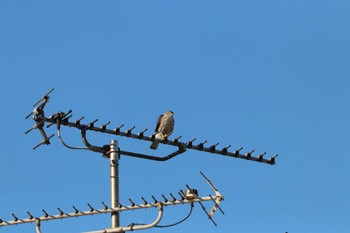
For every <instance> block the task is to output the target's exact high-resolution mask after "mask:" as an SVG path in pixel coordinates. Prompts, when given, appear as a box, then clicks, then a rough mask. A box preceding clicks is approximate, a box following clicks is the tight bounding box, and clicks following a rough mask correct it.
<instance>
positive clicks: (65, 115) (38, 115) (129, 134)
mask: <svg viewBox="0 0 350 233" xmlns="http://www.w3.org/2000/svg"><path fill="white" fill-rule="evenodd" d="M51 91H52V90H51ZM51 91H49V92H48V93H47V94H46V95H44V97H42V98H41V100H42V104H41V105H40V106H39V107H38V108H36V109H34V111H33V112H32V113H31V114H29V115H28V116H27V117H26V118H28V117H29V116H30V115H32V114H34V117H33V119H34V121H35V124H34V126H33V127H32V128H31V129H29V130H28V131H27V132H26V133H28V132H30V131H32V130H33V129H37V128H38V129H39V130H40V132H42V133H41V134H42V136H43V140H42V141H41V142H40V143H39V144H38V145H37V146H35V147H34V148H33V149H36V148H37V147H39V146H41V145H43V144H47V145H48V144H50V141H49V140H50V138H52V137H53V135H51V136H50V137H47V136H46V133H45V131H44V124H45V123H48V124H47V126H46V127H47V128H49V127H51V126H52V125H55V124H56V125H57V131H58V132H57V133H58V136H59V139H60V140H61V142H62V143H63V145H64V146H66V147H68V148H70V149H86V150H91V151H94V152H99V153H102V154H103V155H104V156H105V157H108V154H107V152H108V151H109V146H108V145H105V146H103V147H98V146H94V145H91V144H90V143H89V141H88V140H87V138H86V132H87V131H94V132H99V133H103V134H110V135H115V136H121V137H126V138H132V139H138V140H145V141H150V142H154V141H157V142H159V143H162V144H166V145H169V146H174V147H177V149H176V151H174V152H173V153H171V154H169V155H167V156H164V157H158V156H153V155H146V154H143V153H136V152H131V151H123V150H120V151H119V153H120V154H122V155H126V156H132V157H137V158H142V159H150V160H155V161H166V160H169V159H171V158H174V157H175V156H177V155H179V154H182V153H184V152H185V151H186V150H188V149H190V150H197V151H203V152H209V153H212V154H218V155H223V156H228V157H233V158H239V159H245V160H249V161H255V162H260V163H266V164H271V165H274V164H275V158H276V157H277V156H278V155H277V154H276V155H275V156H272V157H270V158H268V159H266V158H264V156H265V155H266V152H264V153H261V154H259V155H257V156H254V155H253V153H254V152H255V150H250V151H249V152H246V153H241V151H242V150H243V147H240V148H237V149H235V150H231V151H229V148H230V147H231V145H228V146H226V147H223V148H220V149H218V148H217V146H218V145H219V143H216V144H213V145H210V146H205V144H206V143H207V140H205V141H203V142H200V143H198V144H196V143H195V141H196V138H193V139H191V140H189V141H187V142H181V141H180V138H181V137H182V136H181V135H180V136H178V137H175V138H174V139H172V140H170V139H168V138H166V139H165V140H159V139H156V138H155V134H152V135H150V136H145V132H146V131H147V129H144V130H142V131H140V132H138V133H133V130H134V129H135V128H136V127H135V126H133V127H131V128H129V129H127V130H126V131H122V130H121V129H122V127H123V126H124V124H121V125H120V126H118V127H116V128H113V129H108V128H107V126H108V125H109V124H110V123H111V122H110V121H108V122H107V123H105V124H102V125H101V126H96V123H97V122H98V119H96V120H94V121H92V122H90V123H88V124H82V123H81V120H82V119H84V116H83V117H80V118H79V119H77V120H75V121H70V118H71V117H72V110H69V111H67V112H57V113H55V114H53V115H52V116H50V117H45V114H44V111H43V108H44V106H45V105H46V103H47V101H48V100H49V96H48V94H49V93H51ZM38 109H39V110H38ZM61 125H63V126H68V127H72V128H76V129H79V130H80V131H81V135H82V141H83V143H84V144H85V146H86V148H74V147H72V146H69V145H68V144H66V143H65V142H64V141H63V139H62V137H61V132H60V128H61Z"/></svg>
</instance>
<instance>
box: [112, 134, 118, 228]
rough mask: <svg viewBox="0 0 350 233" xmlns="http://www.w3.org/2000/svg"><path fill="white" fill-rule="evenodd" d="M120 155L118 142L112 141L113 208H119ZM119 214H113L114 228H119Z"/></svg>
mask: <svg viewBox="0 0 350 233" xmlns="http://www.w3.org/2000/svg"><path fill="white" fill-rule="evenodd" d="M118 166H119V154H118V141H117V140H111V144H110V168H111V207H112V208H117V207H118V206H119V169H118ZM119 226H120V223H119V212H113V213H112V228H116V227H119Z"/></svg>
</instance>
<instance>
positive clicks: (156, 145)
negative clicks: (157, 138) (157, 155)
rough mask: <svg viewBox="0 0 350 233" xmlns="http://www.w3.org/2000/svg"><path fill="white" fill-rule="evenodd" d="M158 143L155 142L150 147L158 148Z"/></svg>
mask: <svg viewBox="0 0 350 233" xmlns="http://www.w3.org/2000/svg"><path fill="white" fill-rule="evenodd" d="M158 144H159V143H158V142H153V143H152V145H151V146H150V147H149V148H151V149H152V150H156V149H157V148H158Z"/></svg>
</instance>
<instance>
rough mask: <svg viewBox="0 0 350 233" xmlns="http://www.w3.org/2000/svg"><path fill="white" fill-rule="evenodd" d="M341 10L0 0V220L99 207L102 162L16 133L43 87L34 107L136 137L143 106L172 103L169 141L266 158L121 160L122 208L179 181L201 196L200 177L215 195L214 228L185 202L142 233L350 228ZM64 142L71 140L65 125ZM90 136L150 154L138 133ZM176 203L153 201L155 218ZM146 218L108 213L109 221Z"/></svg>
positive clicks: (77, 222) (148, 116)
mask: <svg viewBox="0 0 350 233" xmlns="http://www.w3.org/2000/svg"><path fill="white" fill-rule="evenodd" d="M349 12H350V2H349V1H345V0H343V1H342V0H335V1H322V0H321V1H316V0H314V1H313V0H302V1H301V0H293V1H277V0H269V1H249V0H248V1H246V0H245V1H242V0H230V1H228V0H215V1H212V0H186V1H183V0H177V1H159V0H147V1H145V0H144V1H131V0H129V1H126V0H124V1H121V0H119V1H117V0H115V1H17V0H14V1H1V2H0V66H1V68H0V79H1V85H0V106H1V115H0V124H1V127H0V129H1V131H0V139H1V140H0V143H1V163H0V164H1V166H0V177H1V186H0V193H1V195H0V218H2V219H3V220H9V219H12V216H11V213H16V215H17V216H18V217H21V218H24V217H26V214H25V213H26V211H28V210H29V211H31V213H32V214H33V215H41V214H42V213H41V210H42V209H45V210H46V211H47V212H49V213H50V214H56V213H58V211H57V209H56V208H57V207H60V208H61V209H63V210H64V211H66V212H70V211H72V208H71V206H72V205H76V206H77V207H78V208H79V209H81V210H84V209H85V210H87V209H88V208H87V206H86V204H87V203H91V204H92V205H94V206H95V207H99V206H101V205H100V201H105V202H106V203H109V161H108V160H107V159H103V158H101V156H100V155H99V154H96V153H92V152H86V151H78V152H76V151H72V150H69V149H66V148H65V147H63V146H62V145H61V144H60V143H59V141H58V139H57V136H56V137H55V138H53V139H52V143H51V145H50V146H42V147H40V148H38V149H37V150H35V151H33V150H32V148H33V147H34V146H35V145H36V144H37V143H38V142H39V141H40V135H39V133H38V132H32V133H31V134H29V135H24V132H25V131H26V130H27V129H28V128H30V127H31V126H32V124H33V121H32V120H27V121H25V120H24V117H25V116H26V115H27V114H28V113H29V112H30V111H31V110H32V105H33V104H34V103H35V101H36V100H37V99H38V98H39V97H41V95H42V94H44V93H45V92H46V91H48V90H49V89H50V88H52V87H54V88H55V91H54V92H53V93H52V94H51V100H50V103H49V104H48V105H47V108H46V113H47V115H51V114H53V113H55V112H57V111H66V110H69V109H72V110H73V119H77V118H79V117H80V116H82V115H84V116H85V120H84V122H85V123H88V122H90V121H92V120H94V119H96V118H98V119H100V121H99V124H103V123H105V122H107V121H111V122H112V123H111V127H112V128H114V127H116V126H118V125H120V124H122V123H124V124H125V125H126V127H125V128H124V130H126V129H127V128H128V127H132V126H134V125H135V126H136V129H135V130H136V131H140V130H143V129H144V128H148V129H149V131H148V132H147V133H148V134H151V131H152V130H153V128H154V127H155V122H156V120H157V117H158V115H159V114H161V113H163V112H165V111H167V110H172V111H174V113H175V119H176V126H175V130H174V135H173V137H175V136H178V135H182V136H183V139H184V140H189V139H192V138H194V137H196V138H197V139H198V141H204V140H208V144H214V143H217V142H220V146H226V145H228V144H232V148H233V149H237V148H239V147H241V146H243V147H244V150H243V152H248V151H250V150H251V149H255V151H256V152H257V154H258V153H262V152H264V151H266V152H267V157H269V156H273V155H274V154H276V153H278V154H279V157H278V158H277V163H276V165H274V166H270V165H265V164H260V163H255V162H249V161H244V160H239V159H234V158H227V157H222V156H218V155H212V154H206V153H200V152H196V151H188V152H187V153H185V154H182V155H180V156H178V157H176V158H174V159H172V160H170V161H167V162H164V163H157V162H151V161H146V160H140V159H135V158H130V157H122V158H121V161H120V199H121V202H122V203H125V204H126V203H127V202H128V198H132V199H133V200H134V201H135V202H141V199H140V197H141V196H144V197H146V198H148V199H150V197H151V195H155V196H157V197H160V195H161V194H168V193H169V192H174V193H175V192H177V191H178V190H179V189H180V188H182V189H183V188H185V184H189V185H191V186H193V187H196V188H197V189H198V190H199V193H200V195H202V196H206V195H207V194H209V193H212V192H211V190H210V188H209V187H208V186H207V184H206V183H205V181H204V180H203V179H202V178H201V176H200V174H199V171H203V172H204V173H205V174H206V175H207V176H208V177H210V178H211V180H212V181H213V183H214V184H216V186H217V187H218V188H219V190H220V191H221V192H222V193H223V195H224V196H225V201H224V202H223V204H222V207H223V209H224V211H225V212H226V215H224V216H223V215H221V214H220V213H218V214H216V215H215V216H214V219H215V220H216V222H217V223H218V227H214V226H213V225H212V223H211V222H210V221H208V220H207V219H206V217H205V215H204V214H203V212H202V210H201V208H200V206H195V209H194V212H193V214H192V216H191V218H190V219H189V220H187V221H186V222H185V223H183V224H181V225H179V226H176V227H172V228H167V229H151V230H146V231H143V232H154V233H155V232H167V233H175V232H202V233H209V232H210V233H213V232H220V233H229V232H239V233H261V232H266V233H271V232H275V233H284V232H286V231H288V232H289V233H329V232H337V233H347V232H350V221H349V219H350V213H349V209H350V201H349V196H350V185H349V176H350V169H349V166H350V151H349V135H350V126H349V118H350V109H349V99H350V79H349V78H350V76H349V74H350V65H349V64H350V43H349V41H350V30H349V26H350V25H349V24H350V14H349ZM54 131H55V130H54V127H52V128H50V129H49V130H48V133H55V132H54ZM136 131H135V132H136ZM63 136H64V137H65V139H66V140H67V142H70V144H73V145H75V146H81V142H80V136H79V132H77V131H75V130H73V129H64V132H63ZM89 138H90V140H91V141H92V142H93V143H95V144H97V145H103V144H108V142H109V141H110V140H111V139H116V140H118V141H119V143H120V147H121V148H122V149H124V150H135V151H138V152H144V153H152V152H150V151H149V150H148V146H149V144H147V143H145V142H142V141H133V140H123V139H121V138H118V137H115V138H114V137H109V136H101V135H96V134H93V133H91V134H89ZM165 147H166V146H162V147H161V148H160V149H159V151H157V152H156V153H155V154H156V155H162V154H163V153H165V152H166V151H168V149H167V148H165ZM188 207H189V206H182V207H181V206H180V207H167V208H166V209H165V217H164V221H163V222H162V224H167V223H173V222H176V221H178V220H180V219H181V218H182V217H183V216H185V215H186V214H187V212H188ZM207 207H208V208H209V207H210V206H209V205H207ZM155 214H156V212H155V210H141V211H140V212H130V213H122V214H121V223H122V225H124V226H125V225H128V224H129V223H131V222H149V221H152V220H153V218H154V217H155ZM109 226H110V218H109V215H102V216H99V217H97V216H96V217H85V218H79V219H69V220H63V221H50V222H47V223H43V226H42V231H43V233H58V232H60V233H61V232H67V233H76V232H83V231H92V230H100V229H103V228H105V227H109ZM0 232H4V233H14V232H16V233H17V232H35V226H34V225H33V224H26V225H20V226H10V227H5V228H1V229H0Z"/></svg>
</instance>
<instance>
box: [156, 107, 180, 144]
mask: <svg viewBox="0 0 350 233" xmlns="http://www.w3.org/2000/svg"><path fill="white" fill-rule="evenodd" d="M174 124H175V120H174V113H173V112H172V111H168V112H166V113H164V114H163V115H160V116H159V117H158V121H157V125H156V129H155V133H156V135H155V139H159V140H165V139H166V138H167V137H169V136H170V135H171V133H172V132H173V130H174ZM158 144H159V142H153V143H152V145H151V146H150V148H151V149H152V150H156V149H157V148H158Z"/></svg>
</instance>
